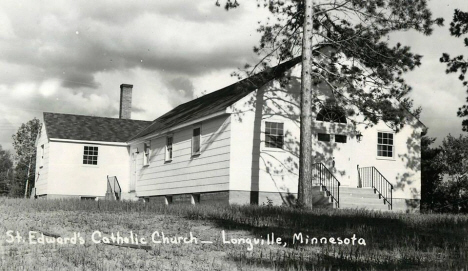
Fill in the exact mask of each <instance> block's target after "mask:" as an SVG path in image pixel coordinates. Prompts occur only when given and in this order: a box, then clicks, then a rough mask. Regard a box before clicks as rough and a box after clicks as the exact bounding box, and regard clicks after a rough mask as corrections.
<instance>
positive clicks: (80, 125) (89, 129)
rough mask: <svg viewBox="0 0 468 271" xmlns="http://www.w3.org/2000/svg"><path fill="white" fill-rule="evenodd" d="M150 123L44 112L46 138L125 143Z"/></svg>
mask: <svg viewBox="0 0 468 271" xmlns="http://www.w3.org/2000/svg"><path fill="white" fill-rule="evenodd" d="M151 123H152V122H151V121H142V120H131V119H116V118H103V117H93V116H82V115H71V114H58V113H48V112H44V125H45V127H46V131H47V136H48V138H59V139H72V140H85V141H105V142H126V141H127V140H128V139H129V138H130V137H131V136H132V135H134V134H136V133H138V132H139V131H141V130H142V129H143V128H145V127H147V126H148V125H150V124H151Z"/></svg>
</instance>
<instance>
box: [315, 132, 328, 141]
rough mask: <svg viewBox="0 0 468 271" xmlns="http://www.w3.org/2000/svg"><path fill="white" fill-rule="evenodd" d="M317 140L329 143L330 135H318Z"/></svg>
mask: <svg viewBox="0 0 468 271" xmlns="http://www.w3.org/2000/svg"><path fill="white" fill-rule="evenodd" d="M318 140H319V141H323V142H330V134H320V133H319V134H318Z"/></svg>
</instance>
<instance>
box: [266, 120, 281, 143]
mask: <svg viewBox="0 0 468 271" xmlns="http://www.w3.org/2000/svg"><path fill="white" fill-rule="evenodd" d="M272 123H274V124H276V125H278V124H281V126H282V127H281V129H280V128H279V127H278V126H277V127H275V128H274V129H276V130H277V131H280V130H281V131H282V133H281V134H279V133H276V134H272V133H271V130H272V129H273V128H272V127H270V128H269V127H268V124H272ZM264 125H265V126H264V130H263V135H264V138H263V143H264V146H265V149H268V150H284V137H285V129H284V122H283V121H276V120H269V121H265V122H264ZM268 129H269V130H270V131H268ZM267 137H281V147H278V146H277V145H276V143H275V142H276V141H277V140H273V141H271V142H270V141H268V140H267ZM269 144H273V146H269Z"/></svg>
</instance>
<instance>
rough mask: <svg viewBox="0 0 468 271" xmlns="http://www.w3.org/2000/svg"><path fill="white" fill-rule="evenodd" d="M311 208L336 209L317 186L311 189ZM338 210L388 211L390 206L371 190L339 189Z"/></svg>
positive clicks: (343, 187) (344, 187) (342, 187)
mask: <svg viewBox="0 0 468 271" xmlns="http://www.w3.org/2000/svg"><path fill="white" fill-rule="evenodd" d="M312 193H313V206H314V207H319V208H336V206H335V204H334V203H331V198H330V197H328V196H327V195H326V192H325V191H321V189H320V187H319V186H314V187H312ZM338 209H365V210H379V211H390V206H389V205H388V204H384V203H383V199H379V195H378V194H374V190H373V189H372V188H355V187H346V186H341V187H340V206H339V208H338Z"/></svg>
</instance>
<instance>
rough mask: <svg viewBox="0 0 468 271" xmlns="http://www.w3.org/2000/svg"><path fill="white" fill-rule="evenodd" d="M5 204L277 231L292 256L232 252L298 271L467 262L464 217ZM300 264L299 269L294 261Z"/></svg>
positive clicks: (240, 259)
mask: <svg viewBox="0 0 468 271" xmlns="http://www.w3.org/2000/svg"><path fill="white" fill-rule="evenodd" d="M0 206H2V207H5V208H8V206H12V207H13V206H14V208H19V209H21V210H29V211H38V212H47V211H59V210H60V211H85V212H98V213H101V212H109V213H116V214H118V215H123V216H124V215H125V214H122V213H129V212H142V213H151V214H163V215H173V216H179V217H184V218H187V219H191V220H206V221H211V222H212V223H214V225H215V226H216V227H217V228H219V229H225V230H242V231H246V232H247V233H248V235H249V236H254V237H256V238H265V237H266V236H267V234H271V233H274V234H275V236H277V237H282V239H283V241H284V242H286V243H287V247H286V248H282V247H279V246H275V250H277V251H280V253H286V254H284V255H290V256H286V257H284V256H278V255H277V256H275V257H266V256H264V255H260V256H259V255H258V254H254V252H255V249H254V251H253V252H245V254H242V253H241V254H236V253H234V254H228V257H230V259H232V260H233V261H235V262H236V263H238V264H242V263H245V262H250V263H251V264H249V265H254V266H257V265H258V266H262V265H264V264H267V265H270V266H271V265H273V267H275V266H278V268H279V269H292V270H301V269H306V270H309V269H311V267H313V266H316V267H317V268H319V270H323V268H329V267H330V268H332V269H333V270H349V269H354V270H355V269H377V270H380V269H387V270H393V269H415V266H418V267H422V268H424V269H430V270H438V269H444V270H453V269H461V268H466V265H467V263H468V216H466V215H444V214H430V215H428V214H402V213H390V212H374V211H364V210H333V209H332V210H328V209H314V210H307V211H303V210H298V209H293V208H287V207H265V206H264V207H262V206H214V205H210V206H192V205H185V206H184V205H170V206H161V205H157V204H151V203H142V202H115V201H114V202H109V201H107V202H106V201H98V202H94V201H79V200H60V201H59V200H56V201H54V200H47V201H45V200H24V199H4V198H0ZM299 232H301V233H302V234H303V235H304V236H307V235H308V236H309V237H310V238H313V237H317V238H319V239H320V238H321V237H325V238H327V239H328V238H330V237H334V238H337V237H341V238H351V237H352V236H353V234H355V235H356V237H357V238H364V239H365V242H366V246H351V245H331V244H329V243H328V244H315V245H310V244H298V243H297V242H295V243H294V244H293V235H294V234H295V233H299ZM228 233H229V232H228ZM229 234H230V233H229ZM243 237H248V236H243ZM249 253H250V254H249ZM288 253H289V254H288ZM294 253H295V254H294ZM291 255H294V256H291ZM268 262H270V263H268ZM295 264H297V268H296V267H294V265H295ZM289 265H291V266H289ZM281 266H282V267H281ZM288 266H289V267H288ZM301 266H302V267H301ZM316 267H314V268H316ZM465 270H466V269H465Z"/></svg>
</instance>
